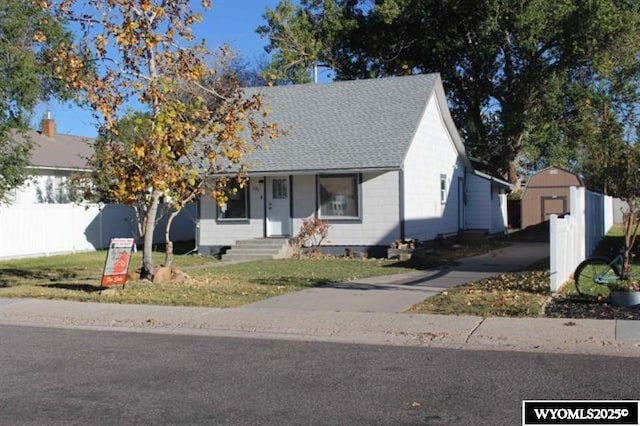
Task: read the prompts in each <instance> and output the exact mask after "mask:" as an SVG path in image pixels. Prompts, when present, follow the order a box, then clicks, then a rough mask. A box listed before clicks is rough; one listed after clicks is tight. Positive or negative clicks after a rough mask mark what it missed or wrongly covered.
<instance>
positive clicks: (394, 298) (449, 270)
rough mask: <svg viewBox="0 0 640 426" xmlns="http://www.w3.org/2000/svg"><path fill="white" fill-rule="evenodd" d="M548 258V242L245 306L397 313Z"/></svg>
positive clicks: (345, 283)
mask: <svg viewBox="0 0 640 426" xmlns="http://www.w3.org/2000/svg"><path fill="white" fill-rule="evenodd" d="M548 256H549V244H548V243H516V244H512V245H510V246H508V247H504V248H501V249H499V250H494V251H491V252H489V253H486V254H483V255H481V256H475V257H468V258H465V259H462V260H460V261H459V262H458V263H457V264H456V265H452V266H448V267H443V268H439V269H432V270H426V271H412V272H408V273H406V274H396V275H385V276H378V277H371V278H363V279H359V280H355V281H348V282H344V283H334V284H326V285H324V286H320V287H314V288H310V289H307V290H302V291H298V292H295V293H288V294H285V295H282V296H278V297H273V298H271V299H266V300H263V301H260V302H257V303H253V304H250V305H246V306H244V308H249V309H290V310H296V311H342V312H402V311H405V310H407V309H409V308H410V307H411V306H413V305H415V304H416V303H419V302H421V301H423V300H424V299H426V298H427V297H431V296H433V295H435V294H438V293H439V292H441V291H444V290H445V289H447V288H451V287H454V286H456V285H459V284H463V283H467V282H470V281H477V280H480V279H483V278H487V277H490V276H493V275H499V274H501V273H504V272H512V271H517V270H521V269H523V268H526V267H527V266H529V265H531V264H532V263H535V262H537V261H539V260H541V259H544V258H545V257H548Z"/></svg>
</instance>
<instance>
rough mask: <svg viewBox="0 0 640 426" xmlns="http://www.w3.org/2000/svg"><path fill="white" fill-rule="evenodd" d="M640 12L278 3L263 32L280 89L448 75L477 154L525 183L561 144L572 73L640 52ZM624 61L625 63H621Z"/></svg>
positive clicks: (634, 7)
mask: <svg viewBox="0 0 640 426" xmlns="http://www.w3.org/2000/svg"><path fill="white" fill-rule="evenodd" d="M639 7H640V5H639V4H638V2H635V1H617V0H585V1H578V0H558V1H549V0H526V1H522V0H478V1H467V0H302V1H301V2H300V5H293V4H292V3H291V2H290V1H289V0H282V1H281V2H280V3H279V4H278V6H277V7H276V8H275V9H273V10H267V12H266V14H265V19H266V24H265V25H264V26H262V27H260V28H259V29H258V32H259V33H260V34H261V35H263V36H264V37H266V38H268V39H269V42H270V43H269V45H268V47H267V50H268V51H269V52H271V53H272V64H271V68H270V71H271V75H272V77H273V79H274V80H278V79H283V78H285V79H288V80H289V81H292V82H307V81H309V73H310V71H311V69H312V68H313V67H314V66H315V65H318V64H320V65H325V66H328V67H330V68H331V69H332V70H333V71H334V72H335V75H336V78H338V79H351V78H369V77H380V76H389V75H406V74H412V73H425V72H440V73H441V74H442V77H443V80H444V83H445V85H446V88H447V91H448V93H449V101H450V105H451V107H452V111H453V115H454V118H455V120H456V122H457V124H458V126H459V127H460V129H461V132H462V135H463V137H464V139H465V142H466V146H467V149H468V150H469V152H470V153H471V154H472V155H474V156H476V157H479V158H481V159H483V160H484V161H488V162H492V163H493V164H495V165H496V166H497V167H498V168H499V169H500V170H501V171H502V172H503V173H504V174H505V176H507V177H508V178H509V180H510V181H511V182H517V169H518V164H519V161H520V159H521V156H522V155H523V153H525V152H526V148H528V147H529V145H532V146H534V148H535V149H534V150H532V151H531V152H533V153H534V154H535V153H536V152H539V151H540V150H542V151H545V150H546V149H547V147H548V145H549V144H553V143H555V140H554V138H556V137H558V132H559V131H560V130H561V127H562V126H561V120H563V119H564V114H563V112H562V110H563V102H564V95H565V93H566V92H565V91H566V90H567V89H568V88H569V87H570V86H571V84H570V81H571V79H572V78H573V77H574V74H575V72H576V70H581V72H582V73H583V75H598V74H600V73H601V72H602V71H603V70H604V71H606V70H607V69H608V68H610V67H611V66H612V65H611V64H612V62H614V61H615V60H618V59H619V54H621V52H624V53H626V54H627V55H628V56H629V57H634V56H635V54H636V53H637V52H638V44H637V37H638V23H639V22H640V20H639ZM616 55H618V56H616Z"/></svg>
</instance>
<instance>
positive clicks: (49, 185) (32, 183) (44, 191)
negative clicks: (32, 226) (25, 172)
mask: <svg viewBox="0 0 640 426" xmlns="http://www.w3.org/2000/svg"><path fill="white" fill-rule="evenodd" d="M71 175H72V172H69V171H64V170H34V171H33V174H32V175H31V176H30V177H29V179H27V181H26V182H25V183H24V184H23V185H22V186H20V187H19V188H16V189H15V190H14V192H13V194H12V196H11V197H10V201H11V204H37V203H42V202H43V198H47V195H49V196H52V197H53V196H55V185H56V177H62V178H63V179H68V178H69V177H70V176H71ZM49 192H51V193H50V194H49Z"/></svg>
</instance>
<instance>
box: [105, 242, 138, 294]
mask: <svg viewBox="0 0 640 426" xmlns="http://www.w3.org/2000/svg"><path fill="white" fill-rule="evenodd" d="M135 244H136V242H135V240H134V239H133V238H112V239H111V242H110V243H109V252H108V253H107V260H106V262H105V264H104V271H103V273H102V283H101V284H102V286H104V287H106V286H111V285H121V286H123V287H124V285H125V283H126V282H127V271H128V270H129V262H130V261H131V254H132V253H133V250H134V247H135Z"/></svg>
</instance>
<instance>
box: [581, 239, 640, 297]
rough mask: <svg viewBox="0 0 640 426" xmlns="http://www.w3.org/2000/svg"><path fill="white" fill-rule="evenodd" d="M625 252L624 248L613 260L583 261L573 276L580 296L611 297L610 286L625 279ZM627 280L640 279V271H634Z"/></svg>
mask: <svg viewBox="0 0 640 426" xmlns="http://www.w3.org/2000/svg"><path fill="white" fill-rule="evenodd" d="M624 252H625V248H624V247H623V248H622V249H620V253H619V254H618V255H617V256H616V257H614V258H613V259H608V258H606V257H602V256H594V257H590V258H588V259H586V260H583V261H582V262H581V263H580V264H579V265H578V267H577V268H576V272H575V273H574V274H573V281H574V283H575V286H576V291H577V292H578V294H579V295H580V296H590V297H599V296H603V297H607V296H609V293H610V290H609V286H610V285H611V284H616V283H617V282H618V281H620V280H623V279H625V277H623V276H622V261H623V259H624V257H623V256H624ZM626 278H627V279H638V278H640V270H632V271H631V274H630V276H629V277H626Z"/></svg>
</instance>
